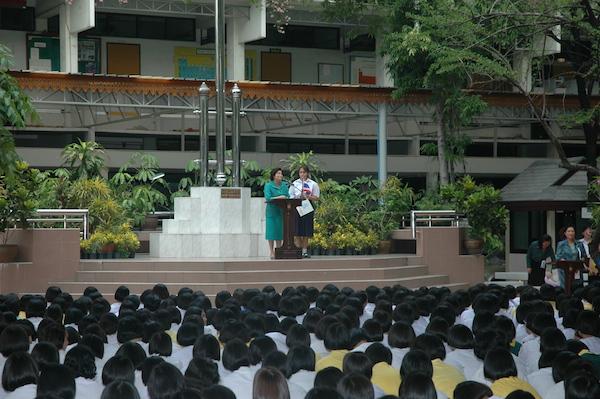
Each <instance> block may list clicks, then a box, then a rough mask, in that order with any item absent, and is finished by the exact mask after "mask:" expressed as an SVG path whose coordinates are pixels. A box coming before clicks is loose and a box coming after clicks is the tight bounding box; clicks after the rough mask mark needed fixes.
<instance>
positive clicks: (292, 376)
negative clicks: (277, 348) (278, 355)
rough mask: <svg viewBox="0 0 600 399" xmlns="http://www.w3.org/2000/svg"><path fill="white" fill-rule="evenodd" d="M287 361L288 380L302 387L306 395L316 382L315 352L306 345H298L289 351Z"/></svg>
mask: <svg viewBox="0 0 600 399" xmlns="http://www.w3.org/2000/svg"><path fill="white" fill-rule="evenodd" d="M286 362H287V363H286V366H287V367H286V368H287V370H288V373H289V377H288V382H289V383H290V384H294V385H296V386H298V387H299V388H300V389H302V390H303V392H304V395H305V396H306V393H307V392H308V391H310V390H311V389H312V387H313V386H314V384H315V376H316V373H315V353H314V352H313V350H312V349H310V348H308V347H306V346H296V347H293V348H291V349H290V350H289V351H288V354H287V359H286Z"/></svg>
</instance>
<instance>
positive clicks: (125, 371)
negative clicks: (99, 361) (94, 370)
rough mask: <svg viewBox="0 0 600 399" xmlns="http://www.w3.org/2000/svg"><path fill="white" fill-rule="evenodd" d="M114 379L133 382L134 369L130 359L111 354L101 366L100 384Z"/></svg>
mask: <svg viewBox="0 0 600 399" xmlns="http://www.w3.org/2000/svg"><path fill="white" fill-rule="evenodd" d="M116 380H122V381H127V382H130V383H132V384H133V383H134V380H135V369H134V368H133V364H132V363H131V360H129V359H127V358H125V357H121V356H113V357H111V358H110V359H108V361H107V362H106V364H105V365H104V367H103V368H102V384H103V385H108V384H110V383H111V382H113V381H116Z"/></svg>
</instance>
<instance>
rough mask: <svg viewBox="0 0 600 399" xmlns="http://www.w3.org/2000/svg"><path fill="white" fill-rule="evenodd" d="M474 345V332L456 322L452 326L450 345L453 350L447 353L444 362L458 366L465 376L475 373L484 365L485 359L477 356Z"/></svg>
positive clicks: (449, 338)
mask: <svg viewBox="0 0 600 399" xmlns="http://www.w3.org/2000/svg"><path fill="white" fill-rule="evenodd" d="M474 345H475V339H474V337H473V333H472V332H471V330H469V328H468V327H467V326H465V325H462V324H456V325H454V326H452V327H450V329H449V330H448V346H449V347H450V348H451V351H450V352H448V353H447V354H446V358H445V359H444V362H445V363H447V364H449V365H451V366H454V367H456V368H457V369H458V370H459V371H460V372H461V373H463V375H464V376H471V375H473V374H474V373H475V372H476V371H477V370H478V369H479V368H480V367H481V366H483V361H482V360H480V359H478V358H477V356H475V351H474V350H473V347H474Z"/></svg>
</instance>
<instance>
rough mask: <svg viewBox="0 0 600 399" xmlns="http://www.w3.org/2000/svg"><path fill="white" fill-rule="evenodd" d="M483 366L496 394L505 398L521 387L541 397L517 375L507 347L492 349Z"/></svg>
mask: <svg viewBox="0 0 600 399" xmlns="http://www.w3.org/2000/svg"><path fill="white" fill-rule="evenodd" d="M483 367H484V375H485V378H487V379H488V381H490V382H491V383H492V384H491V386H490V388H491V389H492V392H494V395H496V396H499V397H501V398H504V397H506V396H507V395H508V394H509V393H511V392H512V391H515V390H517V389H521V390H523V391H527V392H529V393H531V394H532V395H533V396H534V397H535V398H536V399H541V398H540V396H539V394H538V392H537V391H536V390H535V388H533V387H532V386H531V385H530V384H528V383H527V382H526V381H524V380H522V379H520V378H518V377H517V366H516V364H515V361H514V359H513V357H512V355H511V353H510V352H509V351H508V350H507V349H503V348H498V349H492V350H490V351H489V352H488V353H487V355H486V356H485V360H484V366H483Z"/></svg>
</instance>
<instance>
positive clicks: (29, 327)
mask: <svg viewBox="0 0 600 399" xmlns="http://www.w3.org/2000/svg"><path fill="white" fill-rule="evenodd" d="M9 314H11V315H12V313H9ZM5 320H6V321H7V322H9V321H8V319H7V318H6V317H5ZM9 323H11V324H14V325H16V326H20V327H22V328H23V329H24V330H25V332H26V333H27V337H28V338H29V339H30V340H31V341H32V342H33V341H35V340H37V333H36V331H35V326H34V325H33V323H32V322H31V321H29V320H27V319H19V320H15V321H14V322H9Z"/></svg>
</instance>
